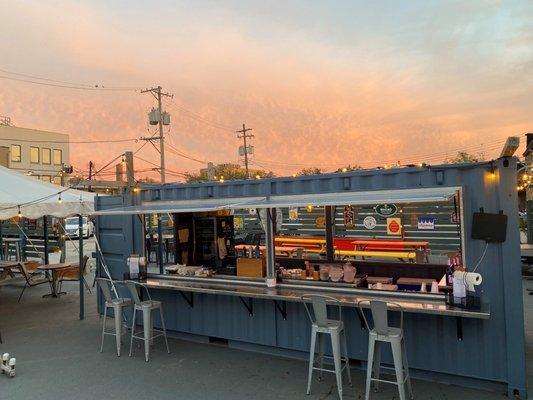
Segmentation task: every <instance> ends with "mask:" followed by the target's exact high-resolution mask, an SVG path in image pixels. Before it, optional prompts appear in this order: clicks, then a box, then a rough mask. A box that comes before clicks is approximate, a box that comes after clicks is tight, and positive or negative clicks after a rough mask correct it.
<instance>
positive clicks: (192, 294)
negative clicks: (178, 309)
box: [179, 290, 194, 308]
mask: <svg viewBox="0 0 533 400" xmlns="http://www.w3.org/2000/svg"><path fill="white" fill-rule="evenodd" d="M179 293H180V294H181V297H183V299H184V300H185V301H186V302H187V304H188V305H189V307H191V308H194V293H192V292H191V297H190V298H189V297H187V295H186V294H185V293H183V292H182V291H181V290H180V291H179Z"/></svg>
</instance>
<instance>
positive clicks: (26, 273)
mask: <svg viewBox="0 0 533 400" xmlns="http://www.w3.org/2000/svg"><path fill="white" fill-rule="evenodd" d="M27 264H28V266H27ZM37 266H38V263H37V265H35V262H31V261H30V262H28V263H23V262H21V263H19V267H20V273H21V274H22V276H23V277H24V279H25V281H26V283H25V284H24V287H23V288H22V292H20V296H19V299H18V301H19V302H20V300H21V299H22V295H23V294H24V291H25V290H26V288H27V287H34V286H38V285H41V284H43V283H48V284H49V285H51V284H52V282H51V281H50V278H49V277H47V276H46V275H42V274H41V273H40V271H38V270H37ZM50 288H51V286H50Z"/></svg>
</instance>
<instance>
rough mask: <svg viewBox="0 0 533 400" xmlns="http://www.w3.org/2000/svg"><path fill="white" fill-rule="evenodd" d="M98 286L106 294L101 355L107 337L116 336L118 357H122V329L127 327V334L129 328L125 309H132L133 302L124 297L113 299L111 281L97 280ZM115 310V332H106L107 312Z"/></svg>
mask: <svg viewBox="0 0 533 400" xmlns="http://www.w3.org/2000/svg"><path fill="white" fill-rule="evenodd" d="M96 281H97V282H98V286H99V287H100V289H101V290H102V293H103V294H104V299H105V302H104V322H103V326H102V341H101V344H100V353H101V352H102V351H103V350H104V338H105V336H106V335H110V336H115V339H116V344H117V356H118V357H120V349H121V344H122V334H123V333H122V332H123V331H122V328H123V327H125V328H126V330H125V331H124V333H126V332H127V329H128V326H127V325H126V324H125V323H124V322H123V316H124V308H126V307H131V306H132V305H133V302H132V301H131V299H127V298H122V297H113V295H112V294H111V290H110V288H109V287H110V285H111V281H110V280H109V279H105V278H96ZM109 308H111V309H113V316H114V318H115V329H114V331H111V332H109V331H106V322H107V310H108V309H109Z"/></svg>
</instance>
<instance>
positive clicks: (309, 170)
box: [296, 167, 322, 176]
mask: <svg viewBox="0 0 533 400" xmlns="http://www.w3.org/2000/svg"><path fill="white" fill-rule="evenodd" d="M321 173H322V170H321V169H320V168H316V167H314V168H304V169H302V170H301V171H300V172H298V173H297V174H296V175H298V176H304V175H320V174H321Z"/></svg>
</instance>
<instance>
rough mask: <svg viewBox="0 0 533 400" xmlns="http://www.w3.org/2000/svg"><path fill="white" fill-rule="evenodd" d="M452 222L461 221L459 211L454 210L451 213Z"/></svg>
mask: <svg viewBox="0 0 533 400" xmlns="http://www.w3.org/2000/svg"><path fill="white" fill-rule="evenodd" d="M450 222H451V223H452V224H458V223H459V215H457V212H455V211H454V212H452V213H451V214H450Z"/></svg>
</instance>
